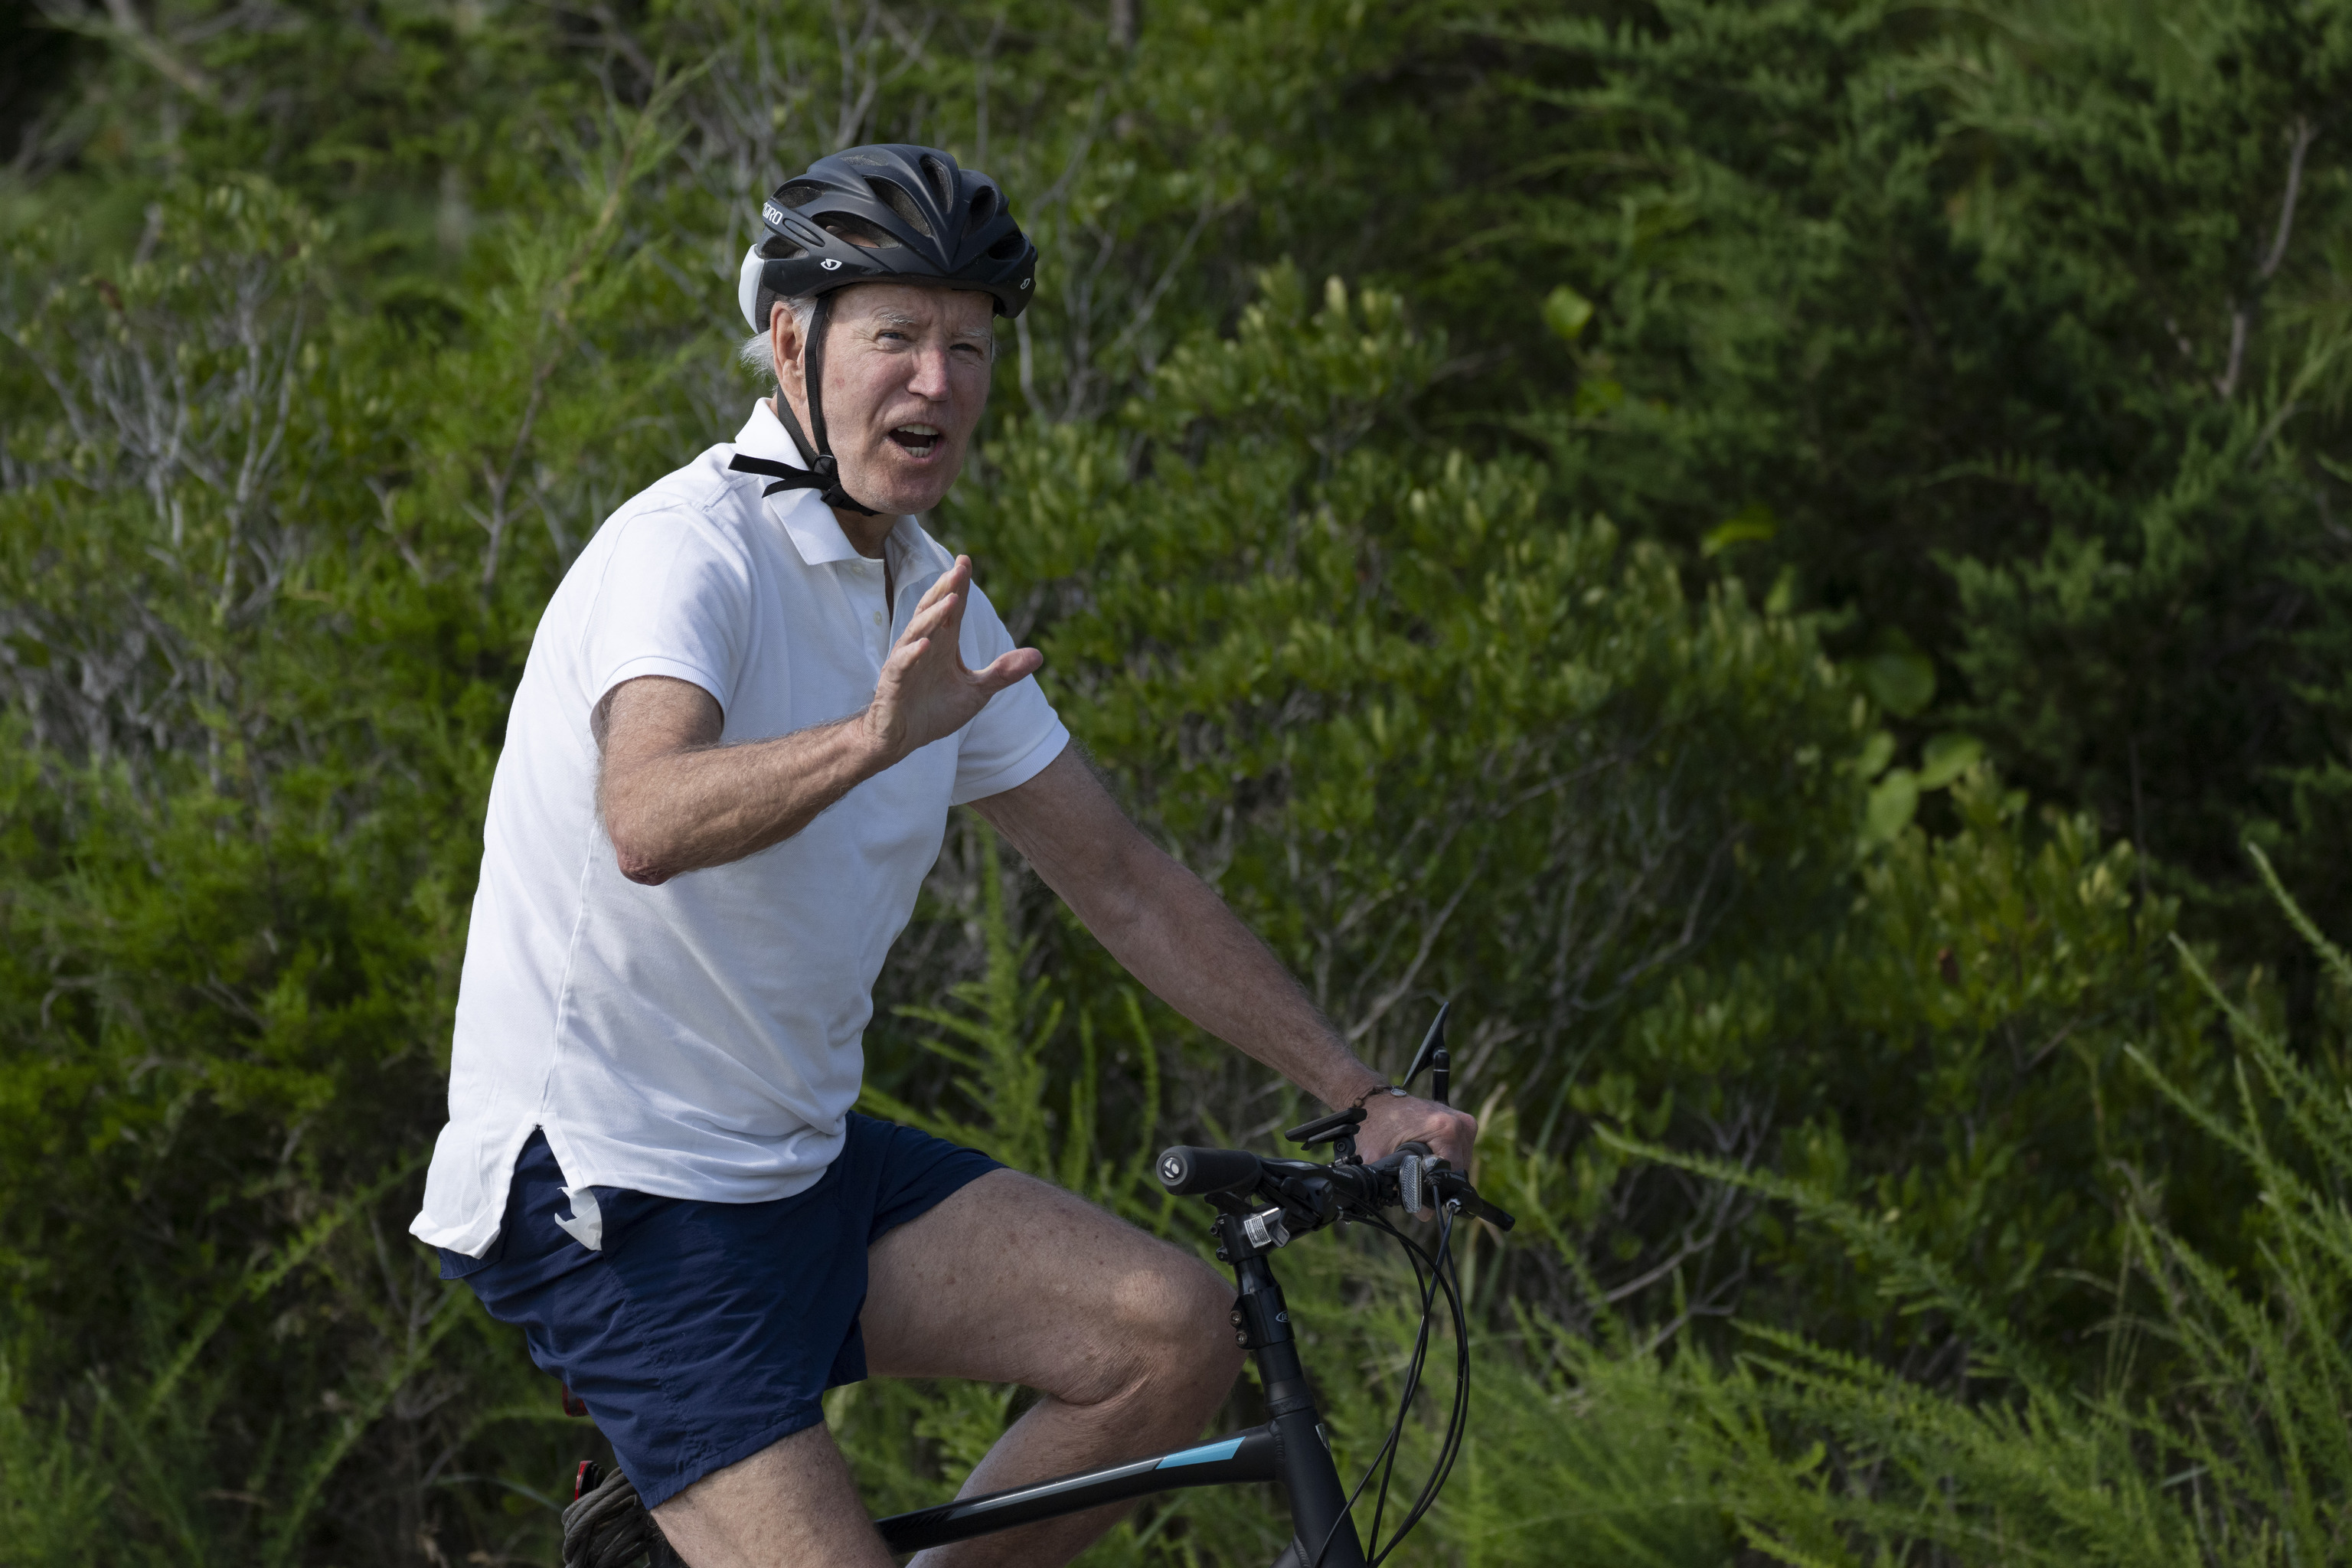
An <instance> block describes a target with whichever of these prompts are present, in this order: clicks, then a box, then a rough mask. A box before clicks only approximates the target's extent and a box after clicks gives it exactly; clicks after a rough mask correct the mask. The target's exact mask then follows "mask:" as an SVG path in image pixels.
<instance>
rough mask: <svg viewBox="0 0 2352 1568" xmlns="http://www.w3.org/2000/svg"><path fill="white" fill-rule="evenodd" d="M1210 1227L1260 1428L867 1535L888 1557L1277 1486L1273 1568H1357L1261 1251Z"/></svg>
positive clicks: (1354, 1539)
mask: <svg viewBox="0 0 2352 1568" xmlns="http://www.w3.org/2000/svg"><path fill="white" fill-rule="evenodd" d="M1235 1206H1238V1205H1235ZM1216 1228H1217V1238H1218V1240H1219V1242H1220V1243H1221V1244H1222V1245H1221V1248H1220V1250H1221V1251H1222V1252H1223V1254H1224V1256H1225V1257H1226V1258H1229V1259H1230V1260H1231V1261H1232V1263H1233V1268H1234V1281H1235V1283H1236V1284H1237V1285H1238V1286H1239V1288H1240V1289H1239V1294H1238V1295H1237V1297H1236V1298H1235V1300H1234V1327H1235V1329H1236V1330H1237V1331H1239V1333H1240V1335H1241V1341H1242V1343H1243V1344H1244V1345H1245V1346H1246V1347H1247V1348H1248V1349H1249V1351H1250V1352H1251V1355H1252V1357H1253V1358H1254V1359H1255V1362H1256V1363H1257V1371H1258V1378H1259V1382H1260V1384H1262V1385H1263V1386H1264V1388H1265V1398H1266V1406H1267V1415H1268V1416H1269V1417H1270V1419H1268V1420H1267V1422H1266V1424H1265V1426H1253V1427H1251V1428H1250V1429H1249V1430H1248V1431H1246V1432H1240V1433H1235V1434H1234V1435H1233V1436H1227V1437H1220V1438H1217V1439H1215V1440H1214V1441H1213V1442H1208V1443H1199V1444H1195V1445H1193V1446H1192V1447H1187V1448H1179V1449H1177V1450H1176V1451H1175V1452H1173V1453H1170V1454H1160V1455H1156V1456H1154V1457H1152V1458H1143V1459H1132V1460H1129V1462H1128V1463H1126V1464H1123V1465H1108V1466H1105V1467H1104V1468H1100V1469H1094V1470H1083V1471H1080V1472H1079V1473H1078V1474H1076V1475H1073V1476H1063V1477H1060V1478H1058V1479H1054V1480H1050V1481H1038V1482H1035V1483H1034V1484H1033V1485H1030V1486H1025V1487H1013V1488H1011V1489H1007V1490H1004V1491H1000V1492H989V1493H986V1494H985V1495H983V1496H980V1497H969V1498H959V1499H957V1500H955V1501H953V1502H950V1503H943V1504H941V1505H940V1506H939V1507H937V1508H925V1509H917V1510H915V1511H913V1512H911V1513H900V1514H893V1515H891V1516H890V1517H889V1518H887V1519H877V1520H876V1521H874V1525H875V1528H876V1529H877V1530H879V1531H881V1532H882V1539H883V1541H884V1542H886V1543H887V1544H888V1546H889V1548H890V1550H891V1551H892V1552H919V1551H921V1550H922V1549H923V1548H925V1547H929V1546H944V1545H946V1544H947V1543H948V1542H951V1541H969V1540H971V1538H972V1537H974V1536H978V1535H991V1534H993V1533H995V1532H996V1531H1000V1530H1011V1529H1013V1527H1015V1526H1016V1525H1024V1524H1034V1523H1036V1522H1037V1521H1040V1520H1046V1519H1059V1518H1061V1517H1062V1516H1064V1515H1065V1514H1072V1513H1079V1512H1083V1511H1084V1510H1087V1509H1090V1508H1100V1507H1101V1506H1102V1505H1104V1504H1105V1503H1113V1502H1127V1501H1129V1500H1133V1499H1136V1498H1140V1497H1150V1496H1152V1495H1153V1494H1155V1493H1159V1492H1167V1491H1176V1490H1179V1489H1182V1488H1185V1487H1208V1486H1225V1485H1230V1484H1234V1483H1238V1482H1243V1481H1272V1480H1278V1481H1280V1482H1282V1484H1283V1488H1284V1489H1285V1490H1286V1492H1287V1493H1288V1494H1289V1497H1290V1516H1291V1523H1292V1537H1291V1542H1290V1545H1289V1548H1288V1549H1287V1550H1286V1551H1285V1552H1283V1553H1282V1555H1281V1557H1280V1558H1279V1559H1278V1560H1277V1561H1276V1568H1365V1563H1364V1547H1363V1542H1362V1541H1361V1540H1360V1538H1359V1537H1358V1536H1357V1534H1356V1526H1355V1522H1354V1521H1352V1520H1351V1519H1349V1516H1348V1493H1347V1489H1346V1488H1344V1487H1342V1486H1341V1485H1340V1484H1339V1467H1338V1466H1337V1465H1335V1464H1334V1463H1333V1462H1332V1459H1331V1446H1330V1439H1329V1438H1328V1436H1326V1435H1325V1433H1324V1430H1323V1423H1322V1420H1321V1418H1320V1417H1319V1416H1318V1414H1317V1412H1316V1408H1315V1395H1314V1393H1313V1391H1312V1390H1311V1389H1309V1388H1308V1387H1307V1371H1306V1368H1305V1367H1304V1365H1302V1364H1301V1363H1300V1362H1299V1359H1298V1344H1297V1340H1296V1339H1294V1338H1293V1337H1292V1335H1291V1331H1290V1310H1289V1309H1288V1308H1287V1307H1286V1305H1285V1304H1284V1302H1283V1298H1282V1287H1281V1286H1280V1285H1278V1284H1277V1283H1276V1281H1275V1278H1274V1270H1273V1268H1271V1267H1270V1266H1269V1264H1268V1262H1267V1259H1266V1252H1267V1250H1268V1249H1267V1248H1266V1247H1260V1246H1258V1245H1257V1244H1255V1243H1254V1242H1253V1241H1251V1240H1250V1238H1249V1237H1248V1236H1247V1235H1246V1234H1245V1233H1244V1230H1243V1228H1242V1215H1240V1214H1238V1213H1234V1212H1232V1211H1231V1210H1228V1211H1227V1212H1224V1213H1221V1214H1220V1215H1218V1217H1217V1224H1216ZM1318 1553H1319V1560H1318Z"/></svg>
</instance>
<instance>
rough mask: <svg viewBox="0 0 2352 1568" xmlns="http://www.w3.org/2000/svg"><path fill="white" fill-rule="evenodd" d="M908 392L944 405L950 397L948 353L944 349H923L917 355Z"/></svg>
mask: <svg viewBox="0 0 2352 1568" xmlns="http://www.w3.org/2000/svg"><path fill="white" fill-rule="evenodd" d="M907 390H908V391H909V392H911V393H913V394H914V395H916V396H918V397H928V398H929V399H930V400H931V401H933V402H934V403H944V402H946V401H947V396H948V351H947V350H945V349H943V348H939V349H929V348H927V349H923V350H920V351H919V352H918V353H916V355H915V374H914V377H913V379H912V380H910V381H908V383H907Z"/></svg>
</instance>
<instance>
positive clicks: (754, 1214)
mask: <svg viewBox="0 0 2352 1568" xmlns="http://www.w3.org/2000/svg"><path fill="white" fill-rule="evenodd" d="M996 1169H999V1166H998V1164H997V1163H996V1162H995V1161H993V1160H992V1159H990V1158H989V1157H988V1156H987V1155H985V1154H982V1153H977V1152H973V1151H972V1150H970V1149H960V1148H958V1147H957V1146H956V1145H954V1144H952V1143H947V1142H941V1141H940V1140H939V1139H937V1138H934V1137H932V1136H931V1135H930V1134H929V1133H927V1132H919V1131H915V1130H914V1129H913V1128H911V1127H901V1126H898V1124H896V1123H895V1122H889V1121H876V1120H874V1119H873V1118H872V1117H867V1116H852V1117H851V1118H850V1119H849V1138H848V1142H846V1143H845V1144H844V1145H843V1148H842V1151H841V1154H840V1157H839V1158H838V1159H836V1160H835V1161H834V1163H833V1164H832V1165H831V1166H830V1167H829V1168H828V1169H827V1170H826V1171H825V1173H824V1175H823V1176H822V1177H820V1178H819V1179H818V1180H817V1183H816V1184H815V1185H814V1186H813V1187H810V1188H809V1189H808V1190H807V1191H806V1192H803V1193H798V1194H794V1195H793V1196H792V1197H789V1198H778V1199H776V1200H775V1201H773V1202H772V1203H763V1204H720V1203H706V1202H703V1201H700V1200H698V1199H692V1198H662V1197H655V1196H652V1195H650V1194H646V1193H636V1192H630V1191H627V1190H625V1189H623V1188H615V1187H597V1188H594V1189H592V1190H593V1192H594V1193H595V1194H596V1203H597V1206H598V1208H600V1209H601V1210H602V1211H603V1214H604V1237H603V1239H604V1249H603V1250H602V1251H599V1252H591V1251H590V1250H589V1249H588V1248H587V1247H583V1246H582V1245H581V1244H580V1243H579V1242H578V1241H575V1240H574V1239H572V1237H571V1236H570V1235H569V1234H568V1233H566V1232H565V1231H564V1230H562V1228H561V1227H559V1226H557V1225H556V1223H555V1216H556V1215H566V1216H567V1217H570V1216H571V1215H572V1205H571V1203H570V1201H569V1200H568V1199H566V1198H565V1197H564V1195H563V1174H562V1172H561V1171H560V1170H558V1169H557V1168H556V1163H555V1156H554V1154H553V1153H552V1152H551V1151H550V1150H549V1148H548V1146H547V1137H546V1134H544V1133H541V1132H533V1133H532V1134H531V1135H530V1142H528V1143H525V1144H524V1145H523V1148H522V1153H521V1156H520V1158H518V1159H517V1160H516V1162H515V1173H514V1184H513V1186H512V1187H511V1188H510V1189H509V1192H508V1194H507V1213H506V1221H505V1224H504V1226H502V1227H501V1228H500V1230H499V1238H498V1240H497V1241H495V1242H493V1243H492V1244H491V1246H490V1250H489V1253H488V1256H486V1257H483V1258H468V1257H467V1256H466V1255H465V1254H463V1253H459V1252H451V1251H449V1250H448V1249H447V1248H446V1247H444V1248H442V1249H441V1277H442V1278H443V1279H463V1280H465V1281H466V1283H467V1284H468V1285H471V1286H472V1287H473V1288H474V1293H475V1294H476V1295H477V1296H479V1297H480V1298H481V1299H482V1305H483V1306H485V1307H487V1308H488V1309H489V1311H490V1316H492V1317H494V1318H496V1319H498V1320H499V1321H500V1322H503V1323H514V1324H516V1325H518V1326H520V1328H521V1329H522V1331H523V1337H524V1338H525V1340H526V1341H528V1342H529V1343H530V1359H531V1360H533V1361H535V1362H537V1363H539V1364H540V1365H541V1367H542V1368H544V1369H545V1370H547V1371H549V1372H551V1373H554V1374H555V1375H556V1376H558V1377H560V1378H562V1380H563V1381H564V1384H566V1385H567V1386H568V1387H570V1389H571V1390H572V1393H573V1394H577V1395H578V1396H579V1397H580V1398H581V1400H582V1401H583V1402H584V1403H585V1404H586V1405H587V1406H588V1413H589V1414H590V1415H593V1416H594V1417H595V1418H596V1425H597V1426H598V1428H599V1429H600V1430H602V1431H603V1433H604V1436H605V1437H606V1439H608V1440H609V1441H610V1442H611V1443H612V1445H613V1453H614V1458H617V1459H618V1460H619V1461H620V1465H621V1469H622V1470H623V1472H624V1473H625V1474H626V1475H627V1476H628V1478H629V1479H630V1480H631V1481H633V1482H635V1484H636V1489H637V1493H638V1495H639V1496H640V1497H642V1498H644V1499H645V1501H646V1507H648V1508H651V1507H654V1506H655V1505H656V1504H659V1503H662V1502H665V1501H667V1500H669V1499H670V1498H672V1497H675V1496H677V1493H679V1492H680V1491H683V1490H684V1489H686V1488H688V1487H689V1486H692V1485H693V1484H694V1483H695V1482H696V1481H698V1480H700V1479H702V1478H703V1477H704V1476H707V1475H709V1474H710V1473H711V1472H712V1471H713V1470H720V1469H724V1468H727V1467H728V1466H729V1465H731V1464H733V1463H735V1462H736V1461H737V1460H738V1459H745V1458H750V1457H751V1456H752V1455H753V1454H756V1453H758V1452H759V1451H760V1450H761V1449H762V1448H764V1447H767V1446H768V1445H769V1444H771V1443H773V1442H775V1441H776V1440H777V1439H778V1438H780V1437H788V1436H792V1434H793V1433H794V1432H797V1431H799V1430H801V1428H803V1427H804V1426H815V1425H816V1424H817V1423H818V1422H819V1421H821V1420H823V1419H824V1405H823V1403H822V1402H823V1399H824V1391H825V1390H826V1389H828V1388H835V1387H838V1386H839V1385H840V1384H845V1383H856V1382H858V1381H859V1380H860V1379H862V1378H864V1377H865V1375H866V1343H865V1341H864V1340H863V1339H862V1338H861V1337H860V1335H859V1333H858V1327H857V1314H858V1311H859V1310H860V1309H861V1308H863V1307H864V1306H865V1304H866V1248H867V1247H870V1246H871V1245H873V1243H874V1242H875V1241H877V1240H878V1239H879V1238H880V1237H881V1236H882V1235H883V1233H884V1232H886V1231H888V1230H890V1229H892V1228H893V1227H895V1226H901V1225H904V1224H906V1223H907V1222H908V1220H910V1219H913V1218H915V1217H916V1216H917V1215H920V1214H922V1213H924V1212H925V1211H926V1210H928V1209H929V1208H931V1207H932V1206H933V1205H936V1204H938V1203H939V1202H940V1200H941V1199H943V1198H945V1197H947V1196H948V1194H950V1193H953V1192H954V1191H955V1190H956V1189H957V1188H959V1187H961V1186H962V1185H964V1184H966V1183H967V1182H971V1181H973V1180H975V1179H977V1178H979V1177H981V1176H984V1175H986V1174H987V1173H989V1172H991V1171H993V1170H996Z"/></svg>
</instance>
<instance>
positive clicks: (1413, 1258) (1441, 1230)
mask: <svg viewBox="0 0 2352 1568" xmlns="http://www.w3.org/2000/svg"><path fill="white" fill-rule="evenodd" d="M1357 1217H1358V1218H1360V1220H1361V1222H1362V1223H1364V1224H1368V1225H1370V1226H1372V1227H1373V1228H1374V1229H1376V1230H1379V1231H1381V1232H1382V1233H1383V1234H1385V1235H1387V1236H1388V1237H1391V1239H1393V1240H1394V1241H1395V1242H1396V1243H1397V1244H1398V1245H1399V1246H1400V1247H1402V1248H1403V1249H1404V1252H1405V1257H1406V1259H1407V1261H1409V1262H1410V1263H1411V1264H1412V1272H1413V1288H1414V1289H1415V1290H1416V1291H1417V1292H1418V1293H1419V1294H1420V1297H1421V1325H1420V1328H1419V1330H1418V1331H1417V1332H1416V1333H1415V1334H1414V1336H1413V1348H1412V1355H1411V1356H1410V1357H1408V1358H1407V1359H1406V1363H1405V1372H1404V1378H1403V1383H1402V1390H1401V1392H1400V1394H1399V1397H1398V1400H1397V1414H1396V1420H1395V1421H1394V1422H1392V1423H1391V1425H1390V1426H1389V1433H1388V1437H1387V1439H1386V1440H1385V1441H1384V1442H1382V1443H1381V1447H1380V1448H1379V1450H1378V1451H1377V1452H1375V1453H1374V1454H1373V1456H1372V1458H1371V1462H1370V1464H1369V1465H1368V1466H1366V1467H1365V1469H1364V1475H1363V1479H1361V1480H1359V1481H1358V1482H1357V1483H1356V1487H1355V1489H1354V1490H1353V1491H1351V1492H1349V1494H1348V1500H1347V1502H1346V1503H1345V1504H1343V1505H1342V1506H1341V1508H1340V1510H1339V1517H1338V1518H1337V1519H1335V1520H1333V1521H1331V1527H1330V1529H1328V1530H1327V1531H1324V1533H1323V1541H1322V1543H1321V1544H1320V1545H1318V1546H1317V1547H1316V1549H1315V1553H1314V1555H1313V1556H1312V1557H1310V1558H1308V1559H1307V1563H1306V1568H1323V1558H1324V1555H1325V1554H1326V1553H1327V1552H1329V1551H1330V1550H1331V1542H1333V1541H1334V1540H1336V1539H1338V1537H1339V1526H1340V1525H1341V1524H1343V1523H1345V1522H1347V1521H1348V1520H1349V1519H1350V1518H1351V1517H1352V1516H1353V1515H1354V1513H1355V1508H1356V1502H1357V1500H1358V1499H1360V1498H1361V1497H1362V1496H1363V1495H1364V1489H1365V1488H1367V1487H1369V1486H1370V1485H1371V1482H1372V1477H1373V1476H1374V1475H1375V1474H1378V1475H1380V1476H1381V1489H1380V1491H1379V1493H1378V1494H1377V1497H1376V1500H1375V1501H1374V1504H1373V1509H1372V1530H1371V1546H1372V1550H1371V1551H1370V1552H1369V1553H1368V1554H1367V1557H1366V1562H1367V1563H1370V1565H1371V1568H1379V1564H1380V1563H1382V1562H1384V1561H1386V1560H1387V1558H1388V1557H1389V1555H1390V1554H1391V1552H1395V1551H1396V1549H1397V1547H1398V1546H1399V1545H1401V1544H1402V1542H1403V1541H1404V1538H1405V1536H1406V1535H1407V1533H1409V1532H1410V1531H1412V1528H1413V1526H1415V1525H1416V1524H1419V1523H1420V1522H1421V1521H1422V1519H1423V1516H1424V1515H1425V1514H1427V1513H1428V1512H1429V1510H1430V1507H1431V1505H1432V1504H1433V1503H1434V1502H1435V1501H1436V1500H1437V1494H1438V1492H1439V1491H1440V1489H1443V1488H1444V1485H1445V1481H1446V1478H1447V1477H1448V1476H1449V1475H1451V1474H1452V1473H1453V1470H1454V1460H1455V1459H1456V1458H1459V1457H1460V1455H1461V1451H1462V1444H1463V1441H1464V1439H1465V1436H1467V1434H1468V1427H1469V1414H1470V1333H1469V1321H1468V1316H1467V1314H1466V1312H1465V1310H1464V1308H1463V1302H1462V1290H1461V1279H1460V1274H1459V1270H1458V1268H1456V1267H1455V1259H1454V1254H1453V1240H1454V1211H1453V1210H1452V1209H1451V1208H1450V1207H1448V1206H1446V1205H1439V1209H1438V1229H1437V1249H1436V1251H1435V1253H1434V1254H1432V1253H1431V1252H1429V1251H1428V1250H1426V1249H1425V1248H1423V1247H1422V1245H1421V1244H1420V1243H1419V1242H1417V1241H1415V1240H1413V1239H1412V1237H1409V1236H1407V1235H1406V1234H1405V1233H1404V1232H1402V1231H1401V1230H1399V1229H1397V1227H1396V1226H1392V1225H1391V1224H1390V1223H1389V1222H1388V1221H1387V1220H1385V1219H1382V1218H1381V1217H1380V1216H1379V1215H1376V1214H1372V1215H1360V1216H1357ZM1440 1293H1443V1294H1444V1298H1445V1305H1446V1311H1447V1315H1448V1316H1449V1317H1450V1319H1451V1320H1452V1321H1453V1326H1454V1404H1453V1408H1452V1409H1451V1410H1450V1411H1448V1412H1447V1415H1446V1422H1445V1435H1444V1438H1443V1440H1441V1441H1440V1443H1439V1444H1438V1451H1437V1458H1436V1461H1435V1462H1434V1464H1433V1466H1432V1468H1431V1470H1430V1474H1429V1479H1427V1480H1426V1481H1425V1482H1424V1483H1423V1486H1422V1489H1421V1493H1420V1495H1419V1496H1418V1497H1416V1498H1415V1499H1414V1500H1413V1505H1412V1508H1411V1509H1410V1510H1407V1511H1406V1514H1405V1516H1404V1519H1403V1521H1402V1522H1400V1523H1399V1524H1398V1526H1397V1528H1396V1533H1395V1534H1393V1535H1391V1537H1389V1541H1388V1544H1387V1545H1386V1546H1382V1545H1381V1543H1380V1530H1381V1519H1382V1517H1383V1516H1384V1514H1385V1512H1386V1510H1387V1507H1388V1494H1389V1488H1390V1484H1391V1480H1392V1479H1394V1477H1395V1474H1396V1461H1397V1457H1398V1455H1399V1454H1400V1453H1401V1452H1402V1448H1403V1444H1404V1429H1405V1423H1406V1421H1407V1420H1408V1419H1409V1418H1410V1417H1411V1415H1412V1402H1413V1400H1414V1398H1415V1396H1416V1395H1418V1394H1420V1392H1421V1379H1422V1373H1423V1369H1424V1368H1425V1366H1426V1365H1427V1363H1428V1356H1429V1340H1430V1330H1431V1321H1432V1319H1433V1317H1434V1315H1435V1312H1436V1307H1437V1297H1438V1296H1439V1294H1440Z"/></svg>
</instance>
